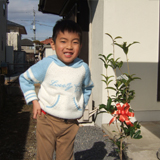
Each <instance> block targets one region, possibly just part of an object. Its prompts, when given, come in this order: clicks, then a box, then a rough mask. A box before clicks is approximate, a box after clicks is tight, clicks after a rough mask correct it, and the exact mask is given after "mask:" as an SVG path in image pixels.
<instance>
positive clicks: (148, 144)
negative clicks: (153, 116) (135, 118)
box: [102, 122, 160, 160]
mask: <svg viewBox="0 0 160 160" xmlns="http://www.w3.org/2000/svg"><path fill="white" fill-rule="evenodd" d="M140 124H141V134H142V136H143V138H142V139H138V140H137V139H131V138H127V139H126V143H127V144H128V147H127V149H126V151H125V157H126V159H127V160H158V158H157V154H158V153H157V152H158V150H159V149H160V122H140ZM116 128H117V127H116V124H111V125H110V126H109V125H108V124H103V125H102V129H103V130H104V131H105V132H106V133H107V134H108V135H109V137H113V136H114V135H115V132H113V130H115V131H117V130H116ZM158 155H159V159H160V151H159V154H158Z"/></svg>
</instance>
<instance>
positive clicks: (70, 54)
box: [64, 52, 73, 57]
mask: <svg viewBox="0 0 160 160" xmlns="http://www.w3.org/2000/svg"><path fill="white" fill-rule="evenodd" d="M64 55H65V56H66V57H71V56H72V55H73V53H71V52H65V53H64Z"/></svg>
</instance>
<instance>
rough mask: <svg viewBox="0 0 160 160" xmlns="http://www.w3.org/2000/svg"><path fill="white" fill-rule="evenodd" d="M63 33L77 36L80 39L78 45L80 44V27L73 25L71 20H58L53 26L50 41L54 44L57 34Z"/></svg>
mask: <svg viewBox="0 0 160 160" xmlns="http://www.w3.org/2000/svg"><path fill="white" fill-rule="evenodd" d="M64 31H68V32H74V33H77V34H78V35H79V38H80V43H82V30H81V28H80V26H79V25H78V24H77V23H75V22H74V21H72V20H66V19H65V20H64V19H62V20H59V21H57V22H56V24H55V26H54V27H53V36H52V39H53V41H54V43H55V42H56V38H57V35H58V33H59V32H62V33H64Z"/></svg>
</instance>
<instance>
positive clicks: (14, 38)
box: [7, 21, 27, 51]
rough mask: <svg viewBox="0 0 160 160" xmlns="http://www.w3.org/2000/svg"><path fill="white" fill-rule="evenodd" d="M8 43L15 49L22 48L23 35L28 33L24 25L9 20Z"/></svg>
mask: <svg viewBox="0 0 160 160" xmlns="http://www.w3.org/2000/svg"><path fill="white" fill-rule="evenodd" d="M7 32H8V33H7V44H8V46H13V49H14V50H16V51H17V50H21V35H22V34H27V32H26V29H25V27H24V26H22V25H20V24H17V23H15V22H11V21H7Z"/></svg>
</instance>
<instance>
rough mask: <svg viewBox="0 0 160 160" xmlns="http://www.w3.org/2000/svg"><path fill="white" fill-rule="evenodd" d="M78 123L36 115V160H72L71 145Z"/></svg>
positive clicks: (45, 115)
mask: <svg viewBox="0 0 160 160" xmlns="http://www.w3.org/2000/svg"><path fill="white" fill-rule="evenodd" d="M78 129H79V125H78V122H77V120H66V121H64V119H60V118H56V117H53V116H51V115H49V114H43V113H42V115H41V116H40V117H39V116H38V117H37V130H36V137H37V160H53V153H54V151H56V160H73V147H74V140H75V136H76V134H77V132H78Z"/></svg>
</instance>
